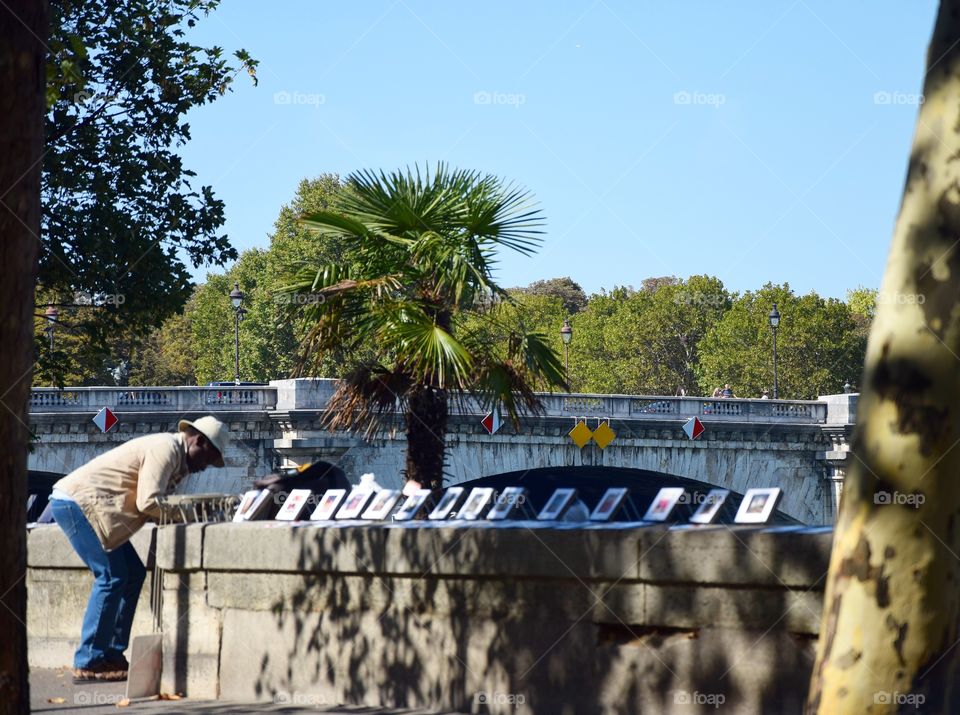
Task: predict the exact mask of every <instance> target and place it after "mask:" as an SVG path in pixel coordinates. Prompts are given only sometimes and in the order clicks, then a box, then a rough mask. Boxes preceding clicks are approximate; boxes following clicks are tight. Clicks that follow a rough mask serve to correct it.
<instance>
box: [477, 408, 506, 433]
mask: <svg viewBox="0 0 960 715" xmlns="http://www.w3.org/2000/svg"><path fill="white" fill-rule="evenodd" d="M480 424H482V425H483V427H484V429H486V430H487V432H489V433H490V434H496V433H497V430H499V429H500V425H501V424H502V423H501V422H500V412H499V410H494V411H493V412H488V413H487V415H486V417H484V418H483V419H482V420H480Z"/></svg>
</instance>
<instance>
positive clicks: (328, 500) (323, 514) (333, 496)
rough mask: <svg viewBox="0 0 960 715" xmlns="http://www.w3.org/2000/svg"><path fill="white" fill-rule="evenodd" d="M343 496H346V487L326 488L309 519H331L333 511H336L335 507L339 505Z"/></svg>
mask: <svg viewBox="0 0 960 715" xmlns="http://www.w3.org/2000/svg"><path fill="white" fill-rule="evenodd" d="M345 496H347V490H346V489H328V490H327V491H325V492H324V493H323V496H322V497H321V498H320V503H319V504H317V508H316V509H314V510H313V513H312V514H311V515H310V521H327V520H328V519H332V518H333V514H334V512H336V511H337V507H338V506H340V503H341V502H342V501H343V499H344V497H345Z"/></svg>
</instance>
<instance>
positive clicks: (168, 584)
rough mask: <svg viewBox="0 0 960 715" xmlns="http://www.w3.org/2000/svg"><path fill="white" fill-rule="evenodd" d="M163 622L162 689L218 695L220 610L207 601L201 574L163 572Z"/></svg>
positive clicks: (207, 695)
mask: <svg viewBox="0 0 960 715" xmlns="http://www.w3.org/2000/svg"><path fill="white" fill-rule="evenodd" d="M162 622H163V672H162V675H161V679H160V689H161V691H163V692H167V693H177V694H181V695H186V696H187V697H190V698H201V699H204V698H207V699H209V698H216V697H218V695H219V680H220V638H221V613H220V611H219V610H217V609H215V608H211V607H209V606H208V605H207V590H206V578H205V575H204V574H202V573H180V574H173V573H165V574H164V580H163V611H162Z"/></svg>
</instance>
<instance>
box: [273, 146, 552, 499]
mask: <svg viewBox="0 0 960 715" xmlns="http://www.w3.org/2000/svg"><path fill="white" fill-rule="evenodd" d="M347 184H348V187H349V190H348V191H343V192H340V193H339V194H337V195H336V197H335V198H334V201H333V205H332V208H331V210H326V211H318V212H315V213H313V214H311V215H310V216H308V217H307V219H306V220H305V225H307V226H308V227H309V228H311V229H313V230H315V231H316V232H317V233H318V234H320V235H323V236H325V237H328V238H331V239H333V240H334V241H336V242H338V243H339V245H341V246H342V247H343V259H342V260H340V261H338V262H337V263H327V264H323V265H319V266H315V267H312V268H311V267H309V266H302V265H301V266H299V267H297V266H294V267H292V270H291V272H290V276H289V279H288V283H287V285H286V286H285V287H284V288H283V289H282V291H281V295H282V296H285V297H286V299H287V300H288V301H290V303H291V311H290V315H291V317H292V318H294V319H297V318H299V319H303V320H304V321H305V323H306V324H307V325H308V326H309V330H308V332H307V333H306V336H305V343H304V357H305V360H306V361H307V363H306V364H308V365H318V364H322V363H321V362H320V361H322V360H323V358H324V356H325V355H326V354H328V353H330V352H331V351H333V350H347V351H353V350H356V349H358V348H362V347H366V348H367V349H369V350H370V351H371V352H370V354H369V356H368V357H367V358H366V359H364V360H363V361H362V362H361V363H360V364H359V366H358V367H357V368H356V369H355V370H353V371H352V372H351V373H350V374H348V375H347V376H346V378H345V380H344V381H343V382H342V383H341V384H340V386H339V387H338V390H337V393H336V394H335V395H334V398H333V400H332V402H331V410H330V412H329V413H328V414H329V415H330V418H329V419H330V421H329V424H330V426H331V427H342V428H346V429H365V430H367V431H368V432H369V431H373V430H376V429H377V428H379V426H380V420H381V418H382V416H383V415H384V414H385V413H386V412H388V411H389V410H391V409H392V408H393V405H394V404H395V403H399V404H400V406H401V408H402V409H403V410H404V411H405V413H406V415H407V420H406V421H407V429H408V442H409V444H410V454H416V455H419V458H418V459H411V458H408V460H407V475H408V477H411V478H417V479H419V480H421V481H423V482H425V483H428V484H431V485H432V486H439V484H440V482H441V478H442V466H443V453H444V444H443V441H442V439H438V436H439V435H442V434H444V432H445V425H446V394H447V393H448V392H453V393H455V394H458V393H462V392H463V391H467V390H470V391H473V392H474V393H475V395H476V396H477V397H478V399H479V400H480V402H481V404H483V405H486V406H491V405H493V404H495V403H499V404H501V405H502V406H503V408H504V410H505V411H506V412H507V413H508V414H509V415H511V416H513V417H514V418H516V415H517V414H518V413H519V412H520V411H522V410H525V409H530V410H533V409H537V407H538V406H539V403H538V402H537V400H536V397H535V395H534V394H533V389H534V386H535V385H536V384H537V383H538V381H539V382H540V383H542V384H547V385H561V384H563V367H562V364H561V362H560V360H559V358H558V357H557V355H556V353H555V352H554V351H553V350H551V349H550V347H549V345H548V343H547V342H546V341H545V340H544V339H542V338H541V337H539V336H537V335H536V334H522V333H520V332H519V331H513V332H511V333H509V334H508V335H506V336H505V337H506V339H505V341H504V342H503V343H501V344H500V345H499V346H497V345H494V344H493V343H491V342H490V341H489V339H488V337H489V336H488V335H486V333H485V331H477V332H470V331H469V330H465V329H463V326H464V325H465V324H467V323H468V321H469V316H470V314H473V313H481V312H485V311H487V310H489V308H487V307H485V306H489V305H490V303H491V301H492V300H493V301H495V300H496V299H503V298H507V297H508V294H507V293H506V292H505V291H504V290H503V289H501V288H500V287H499V286H498V285H497V284H496V283H495V281H494V280H493V276H492V268H493V265H494V261H495V257H496V252H497V250H498V249H500V248H504V247H506V248H510V249H513V250H516V251H518V252H520V253H525V254H530V253H532V252H533V251H534V250H535V249H536V247H537V246H538V244H539V242H540V237H539V234H540V225H541V223H542V218H541V216H540V214H539V212H538V211H536V210H534V209H532V208H531V207H530V200H529V196H528V195H527V194H526V193H525V192H523V191H521V190H519V189H517V188H515V187H513V186H511V185H507V184H504V183H503V182H502V181H501V180H499V179H497V178H495V177H492V176H489V175H483V174H480V173H478V172H472V171H461V170H455V169H449V168H447V167H446V166H444V165H442V164H440V165H438V166H437V168H436V170H434V171H432V172H431V171H429V170H427V171H425V172H423V173H421V171H420V170H419V168H417V169H414V170H409V169H408V170H407V171H405V172H404V171H398V172H393V173H390V174H385V173H383V172H380V173H375V172H371V171H363V172H358V173H355V174H352V175H351V176H350V177H349V179H348V182H347ZM304 296H310V297H314V298H315V300H312V301H310V302H309V303H308V304H306V305H303V306H301V303H302V300H301V299H302V298H303V297H304ZM423 427H425V428H426V429H422V428H423ZM408 456H409V455H408Z"/></svg>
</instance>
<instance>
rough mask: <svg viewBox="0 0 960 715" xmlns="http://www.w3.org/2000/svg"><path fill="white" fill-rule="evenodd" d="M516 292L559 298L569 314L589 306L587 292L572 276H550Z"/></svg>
mask: <svg viewBox="0 0 960 715" xmlns="http://www.w3.org/2000/svg"><path fill="white" fill-rule="evenodd" d="M513 290H514V291H515V292H524V293H529V294H530V295H544V296H552V297H555V298H559V299H560V300H561V301H562V302H563V308H564V310H566V312H567V314H568V315H573V314H574V313H579V312H580V311H581V310H583V309H584V308H586V307H587V294H586V293H584V292H583V288H581V287H580V284H579V283H576V282H575V281H574V280H573V279H572V278H569V277H564V278H550V279H548V280H543V281H534V282H533V283H531V284H530V285H528V286H527V287H526V288H515V289H513Z"/></svg>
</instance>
